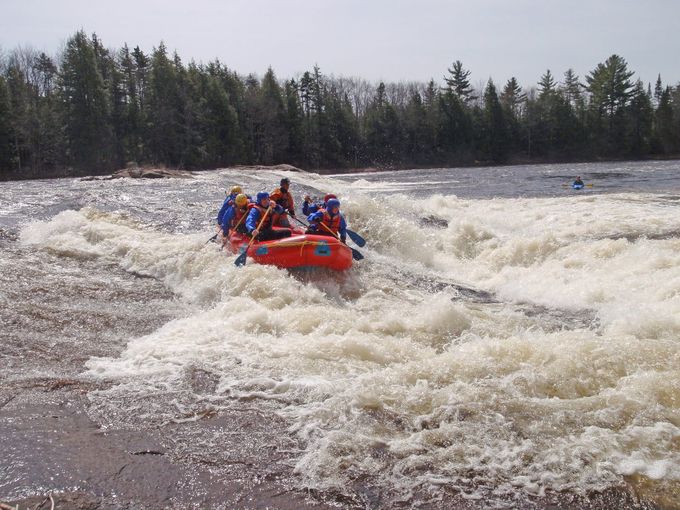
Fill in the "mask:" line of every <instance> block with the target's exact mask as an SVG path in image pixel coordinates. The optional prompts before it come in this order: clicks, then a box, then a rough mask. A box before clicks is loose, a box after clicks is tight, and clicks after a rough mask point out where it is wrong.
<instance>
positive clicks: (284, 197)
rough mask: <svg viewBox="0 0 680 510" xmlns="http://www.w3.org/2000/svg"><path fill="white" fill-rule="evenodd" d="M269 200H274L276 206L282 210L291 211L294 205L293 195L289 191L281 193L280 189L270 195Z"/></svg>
mask: <svg viewBox="0 0 680 510" xmlns="http://www.w3.org/2000/svg"><path fill="white" fill-rule="evenodd" d="M269 198H270V199H271V200H274V201H275V202H276V203H277V204H278V205H280V206H281V207H283V209H284V210H286V211H290V210H293V208H294V207H295V204H294V202H293V195H291V194H290V191H283V190H282V189H281V188H276V189H275V190H274V191H273V192H272V194H271V195H269Z"/></svg>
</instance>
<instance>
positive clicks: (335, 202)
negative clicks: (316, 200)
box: [326, 198, 340, 212]
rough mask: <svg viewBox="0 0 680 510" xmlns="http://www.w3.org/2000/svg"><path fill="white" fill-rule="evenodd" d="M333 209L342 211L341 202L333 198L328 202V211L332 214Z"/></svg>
mask: <svg viewBox="0 0 680 510" xmlns="http://www.w3.org/2000/svg"><path fill="white" fill-rule="evenodd" d="M333 207H337V208H338V209H340V200H338V199H337V198H331V199H330V200H329V201H328V202H326V210H327V211H328V212H330V211H331V210H332V209H333Z"/></svg>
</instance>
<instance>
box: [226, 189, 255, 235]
mask: <svg viewBox="0 0 680 510" xmlns="http://www.w3.org/2000/svg"><path fill="white" fill-rule="evenodd" d="M250 205H251V204H250V200H248V197H247V196H246V195H245V194H243V193H239V194H238V195H236V198H235V199H234V204H233V205H232V206H230V207H229V208H228V209H227V211H226V212H225V213H224V216H222V237H223V239H224V241H225V242H226V241H227V239H228V236H229V230H232V229H233V230H235V231H236V232H240V233H241V234H246V233H247V230H246V217H247V216H248V211H249V206H250Z"/></svg>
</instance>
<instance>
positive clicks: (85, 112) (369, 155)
mask: <svg viewBox="0 0 680 510" xmlns="http://www.w3.org/2000/svg"><path fill="white" fill-rule="evenodd" d="M633 75H634V72H633V71H631V70H629V69H628V65H627V63H626V61H625V60H624V59H623V58H622V57H620V56H618V55H612V56H610V57H609V58H608V59H606V60H605V61H604V62H602V63H599V64H597V66H596V67H595V69H593V70H592V71H591V72H590V73H588V75H587V76H586V77H585V79H584V80H582V79H580V78H579V76H577V75H576V74H575V73H574V71H573V70H571V69H569V70H567V71H566V72H565V73H564V75H563V77H562V78H561V79H558V78H556V77H555V76H553V74H552V73H551V71H550V70H547V71H546V72H545V73H544V74H543V75H542V76H541V77H540V79H539V81H538V82H537V84H536V85H535V86H532V87H530V88H528V89H527V90H523V88H522V87H521V86H520V84H519V83H518V81H517V79H516V78H514V77H512V78H510V79H509V80H508V81H507V82H506V83H505V85H503V87H501V88H497V87H496V84H495V83H494V82H493V81H492V80H491V79H490V80H488V81H487V83H486V84H485V85H484V86H483V87H482V90H477V89H475V88H474V87H473V86H472V84H471V83H470V71H469V70H467V69H465V67H464V66H463V64H462V63H461V62H460V61H455V62H454V63H453V65H452V66H451V67H450V68H448V69H447V70H446V74H445V76H444V79H443V80H442V81H441V82H440V83H438V82H435V80H433V79H432V80H430V81H429V82H410V83H404V82H401V83H383V82H381V83H379V84H373V83H370V82H368V81H366V80H363V79H360V78H346V77H334V76H328V75H324V74H322V72H321V70H320V68H319V67H318V66H315V67H314V68H313V69H312V70H311V71H307V72H305V73H303V74H301V75H299V76H298V77H296V78H291V79H288V80H283V81H280V80H279V79H277V77H276V75H275V74H274V71H273V70H272V69H271V68H269V69H268V70H267V72H266V73H265V74H264V76H262V77H261V78H260V77H257V76H254V75H248V76H241V75H239V74H238V73H237V72H235V71H233V70H231V69H229V68H228V67H227V66H225V65H224V64H222V63H220V62H219V61H218V60H215V61H214V62H210V63H208V64H196V63H195V62H193V61H192V62H190V63H189V64H184V63H183V62H182V60H181V59H180V57H179V56H178V55H177V53H174V54H172V55H171V54H169V52H168V50H167V48H166V47H165V45H164V44H163V43H161V44H159V46H158V47H157V48H154V49H153V51H152V52H151V53H150V54H145V53H144V52H143V51H142V50H140V49H139V47H135V48H134V49H132V50H130V48H129V47H128V46H127V45H124V46H123V48H121V49H119V50H111V49H107V48H105V47H104V45H103V44H102V42H101V40H100V39H99V38H98V37H97V36H96V35H92V36H87V35H86V34H85V33H84V32H83V31H79V32H77V33H75V34H74V35H73V36H72V37H70V38H69V39H68V41H67V42H66V45H65V48H64V50H63V52H62V53H61V54H60V55H59V57H58V58H54V57H50V56H48V55H46V54H45V53H42V52H36V51H34V50H30V49H15V50H13V51H12V52H10V53H9V54H7V55H5V56H4V57H2V58H0V178H4V179H16V178H26V177H37V176H48V175H49V176H57V175H78V174H95V173H103V172H109V171H111V170H113V169H117V168H121V167H123V166H125V165H128V164H130V162H135V163H136V164H138V165H163V166H168V167H177V168H187V169H200V168H219V167H225V166H229V165H234V164H276V163H290V164H293V165H297V166H301V167H303V168H315V169H317V168H318V169H320V168H335V169H340V168H349V167H361V166H382V167H397V166H402V167H403V166H431V165H442V166H453V165H461V164H474V163H480V162H481V163H489V164H495V163H507V162H530V161H571V160H579V161H587V160H597V159H605V158H606V159H623V158H632V159H640V158H648V157H669V156H673V155H677V154H679V153H680V84H677V85H676V86H671V85H665V86H664V84H663V83H662V81H661V76H659V77H658V79H657V81H656V83H655V85H654V87H653V89H652V86H651V84H648V85H647V86H645V85H644V84H643V83H642V82H641V81H640V80H636V81H634V80H633Z"/></svg>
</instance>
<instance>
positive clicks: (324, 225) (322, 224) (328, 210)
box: [307, 198, 347, 243]
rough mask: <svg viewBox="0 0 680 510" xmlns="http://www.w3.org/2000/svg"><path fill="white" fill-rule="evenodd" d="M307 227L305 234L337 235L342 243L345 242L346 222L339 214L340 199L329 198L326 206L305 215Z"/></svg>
mask: <svg viewBox="0 0 680 510" xmlns="http://www.w3.org/2000/svg"><path fill="white" fill-rule="evenodd" d="M307 221H308V222H309V228H308V229H307V234H317V235H322V236H333V237H339V238H340V241H342V242H343V243H346V242H347V223H345V218H344V217H343V216H342V214H340V200H338V199H337V198H331V199H329V200H328V201H327V202H326V207H325V208H323V209H319V210H318V211H316V212H314V213H312V214H310V215H309V216H307Z"/></svg>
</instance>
